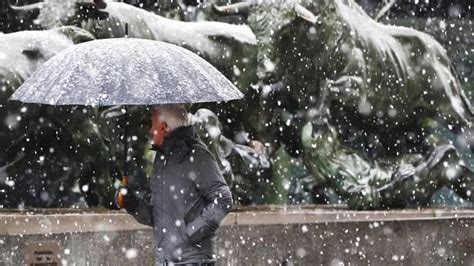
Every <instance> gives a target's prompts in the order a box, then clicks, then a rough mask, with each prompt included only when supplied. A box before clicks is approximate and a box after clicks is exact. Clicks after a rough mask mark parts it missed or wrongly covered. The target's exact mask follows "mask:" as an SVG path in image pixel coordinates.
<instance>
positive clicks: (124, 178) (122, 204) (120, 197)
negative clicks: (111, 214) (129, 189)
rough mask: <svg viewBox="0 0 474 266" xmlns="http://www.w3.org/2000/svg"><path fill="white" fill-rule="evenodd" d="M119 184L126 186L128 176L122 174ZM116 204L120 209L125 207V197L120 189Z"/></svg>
mask: <svg viewBox="0 0 474 266" xmlns="http://www.w3.org/2000/svg"><path fill="white" fill-rule="evenodd" d="M121 185H122V186H128V176H122V181H121ZM117 204H118V206H119V207H120V208H121V209H123V208H125V199H124V197H123V195H122V193H120V191H119V193H118V195H117Z"/></svg>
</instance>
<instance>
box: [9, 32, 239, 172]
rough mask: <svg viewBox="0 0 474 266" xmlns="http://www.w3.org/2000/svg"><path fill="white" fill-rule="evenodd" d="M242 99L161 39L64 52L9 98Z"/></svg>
mask: <svg viewBox="0 0 474 266" xmlns="http://www.w3.org/2000/svg"><path fill="white" fill-rule="evenodd" d="M242 97H243V94H242V93H241V92H240V91H239V90H238V89H237V88H236V87H235V86H234V85H233V84H232V83H231V82H230V81H229V80H228V79H227V78H226V77H225V76H224V75H222V74H221V73H220V72H219V71H218V70H217V69H216V68H214V67H213V66H212V65H211V64H209V63H208V62H206V61H205V60H204V59H202V58H201V57H199V56H198V55H196V54H194V53H192V52H190V51H188V50H186V49H184V48H181V47H179V46H176V45H173V44H168V43H164V42H160V41H152V40H144V39H132V38H117V39H104V40H95V41H90V42H86V43H82V44H78V45H75V46H72V47H70V48H68V49H66V50H63V51H62V52H60V53H58V54H57V55H55V56H54V57H52V58H51V59H50V60H49V61H47V62H46V63H45V64H43V66H41V67H40V68H39V69H38V70H37V71H36V72H35V73H33V75H32V76H31V77H30V78H28V79H27V80H26V81H25V82H24V83H23V85H22V86H21V87H20V88H18V89H17V90H16V91H15V93H14V94H13V95H12V96H11V98H10V100H16V101H21V102H25V103H40V104H49V105H89V106H110V105H125V106H126V105H158V104H177V103H197V102H223V101H230V100H234V99H239V98H242ZM124 128H125V127H124ZM124 135H126V133H125V132H124ZM126 139H127V138H126V136H125V137H124V145H125V176H127V171H128V169H127V168H128V167H127V160H126V158H127V142H126Z"/></svg>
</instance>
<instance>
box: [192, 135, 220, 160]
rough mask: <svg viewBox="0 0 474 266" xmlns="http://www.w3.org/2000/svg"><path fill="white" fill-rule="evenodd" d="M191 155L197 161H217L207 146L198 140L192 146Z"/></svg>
mask: <svg viewBox="0 0 474 266" xmlns="http://www.w3.org/2000/svg"><path fill="white" fill-rule="evenodd" d="M191 155H192V156H194V157H195V158H197V159H201V160H202V159H206V158H207V159H212V160H215V158H214V155H213V154H212V152H211V151H210V150H209V148H208V147H207V145H206V144H204V143H203V142H202V141H201V140H197V141H195V142H194V143H193V145H192V146H191Z"/></svg>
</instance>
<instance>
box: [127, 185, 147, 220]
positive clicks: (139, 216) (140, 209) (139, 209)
mask: <svg viewBox="0 0 474 266" xmlns="http://www.w3.org/2000/svg"><path fill="white" fill-rule="evenodd" d="M137 199H138V202H137V204H136V206H135V207H134V208H133V209H127V212H128V213H129V214H131V215H133V217H135V220H137V222H138V223H141V224H143V225H148V226H152V227H153V205H152V201H151V193H146V194H145V196H144V197H143V199H142V198H140V197H137Z"/></svg>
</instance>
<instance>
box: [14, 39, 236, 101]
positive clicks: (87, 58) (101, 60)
mask: <svg viewBox="0 0 474 266" xmlns="http://www.w3.org/2000/svg"><path fill="white" fill-rule="evenodd" d="M242 97H243V94H242V93H241V92H240V91H239V90H238V89H237V88H236V87H235V86H234V85H233V84H232V83H231V82H230V81H229V80H228V79H227V78H226V77H225V76H224V75H222V74H221V73H220V72H219V71H218V70H217V69H216V68H214V67H213V66H212V65H211V64H209V63H208V62H207V61H205V60H204V59H202V58H201V57H199V56H198V55H196V54H194V53H192V52H191V51H188V50H186V49H184V48H181V47H179V46H176V45H173V44H168V43H164V42H160V41H152V40H144V39H133V38H117V39H103V40H95V41H90V42H86V43H82V44H78V45H75V46H72V47H70V48H68V49H66V50H63V51H62V52H60V53H58V54H57V55H55V56H54V57H53V58H51V59H50V60H49V61H47V62H46V63H45V64H44V65H43V66H42V67H41V68H40V69H39V70H37V71H36V72H35V73H34V74H33V75H32V76H31V77H30V78H29V79H27V80H26V81H25V82H24V83H23V85H22V86H20V87H19V88H18V89H17V90H16V92H15V93H14V94H13V95H12V96H11V98H10V99H11V100H17V101H21V102H25V103H42V104H50V105H92V106H108V105H155V104H173V103H197V102H222V101H230V100H234V99H239V98H242Z"/></svg>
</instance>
